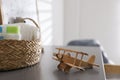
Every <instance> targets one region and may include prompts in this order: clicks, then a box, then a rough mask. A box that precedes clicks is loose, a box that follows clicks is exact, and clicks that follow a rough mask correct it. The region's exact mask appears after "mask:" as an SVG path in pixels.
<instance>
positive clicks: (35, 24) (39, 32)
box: [23, 18, 41, 40]
mask: <svg viewBox="0 0 120 80" xmlns="http://www.w3.org/2000/svg"><path fill="white" fill-rule="evenodd" d="M23 19H24V21H25V20H30V21H32V22H33V23H34V24H35V25H36V27H37V28H38V29H39V33H40V32H41V31H40V26H39V25H38V24H37V23H36V21H35V20H33V19H32V18H23ZM40 39H41V36H40V35H39V40H40Z"/></svg>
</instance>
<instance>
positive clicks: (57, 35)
mask: <svg viewBox="0 0 120 80" xmlns="http://www.w3.org/2000/svg"><path fill="white" fill-rule="evenodd" d="M63 39H64V0H53V45H63Z"/></svg>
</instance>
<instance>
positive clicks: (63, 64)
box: [53, 48, 99, 73]
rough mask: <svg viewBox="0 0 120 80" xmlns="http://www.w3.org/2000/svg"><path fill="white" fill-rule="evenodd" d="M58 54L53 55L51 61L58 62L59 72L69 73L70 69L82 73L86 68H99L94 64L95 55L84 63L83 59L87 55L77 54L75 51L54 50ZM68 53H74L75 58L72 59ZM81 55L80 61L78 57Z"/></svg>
mask: <svg viewBox="0 0 120 80" xmlns="http://www.w3.org/2000/svg"><path fill="white" fill-rule="evenodd" d="M56 49H57V50H58V53H54V56H53V59H54V60H57V61H59V62H60V64H59V65H58V66H57V67H58V69H59V70H62V71H64V72H67V73H68V72H69V71H70V69H71V68H76V69H79V70H82V71H84V70H85V69H88V68H93V66H96V67H99V65H97V64H94V62H95V55H92V56H91V57H90V58H89V59H88V61H84V60H83V57H84V56H88V54H87V53H84V52H78V51H75V50H70V49H64V48H56ZM70 53H71V54H72V53H74V54H75V57H72V56H71V55H70ZM79 55H81V57H80V59H79V58H78V56H79Z"/></svg>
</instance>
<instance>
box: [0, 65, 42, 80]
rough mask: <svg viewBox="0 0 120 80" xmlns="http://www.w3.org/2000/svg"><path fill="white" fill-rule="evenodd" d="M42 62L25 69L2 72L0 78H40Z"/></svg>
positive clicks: (1, 79)
mask: <svg viewBox="0 0 120 80" xmlns="http://www.w3.org/2000/svg"><path fill="white" fill-rule="evenodd" d="M40 75H41V73H40V63H38V64H35V65H33V66H31V67H26V68H23V69H18V70H12V71H5V72H0V80H40V79H41V76H40Z"/></svg>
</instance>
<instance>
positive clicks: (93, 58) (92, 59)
mask: <svg viewBox="0 0 120 80" xmlns="http://www.w3.org/2000/svg"><path fill="white" fill-rule="evenodd" d="M87 62H88V63H90V64H94V62H95V55H92V56H91V57H90V58H89V59H88V61H87Z"/></svg>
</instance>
